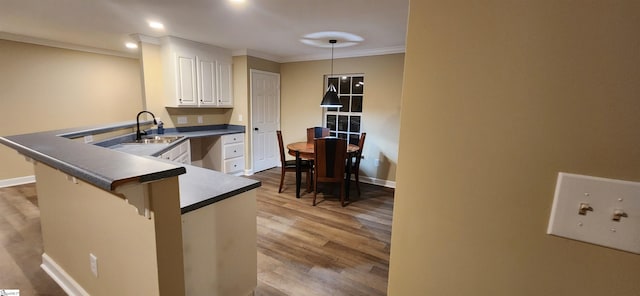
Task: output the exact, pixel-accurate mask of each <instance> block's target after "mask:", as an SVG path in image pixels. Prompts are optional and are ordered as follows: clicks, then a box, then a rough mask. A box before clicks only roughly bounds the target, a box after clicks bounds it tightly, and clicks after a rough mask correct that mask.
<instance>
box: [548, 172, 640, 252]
mask: <svg viewBox="0 0 640 296" xmlns="http://www.w3.org/2000/svg"><path fill="white" fill-rule="evenodd" d="M616 213H617V215H616ZM616 218H617V221H616ZM547 233H548V234H552V235H556V236H561V237H566V238H570V239H574V240H579V241H584V242H588V243H592V244H596V245H600V246H605V247H610V248H614V249H619V250H623V251H627V252H632V253H636V254H640V183H639V182H631V181H623V180H615V179H606V178H599V177H591V176H583V175H576V174H568V173H559V174H558V181H557V183H556V191H555V196H554V199H553V207H552V209H551V217H550V219H549V226H548V229H547Z"/></svg>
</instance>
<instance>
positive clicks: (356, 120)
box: [349, 116, 360, 133]
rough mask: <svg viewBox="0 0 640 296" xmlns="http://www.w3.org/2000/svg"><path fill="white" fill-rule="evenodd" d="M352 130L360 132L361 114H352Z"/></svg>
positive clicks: (350, 128)
mask: <svg viewBox="0 0 640 296" xmlns="http://www.w3.org/2000/svg"><path fill="white" fill-rule="evenodd" d="M349 131H350V132H356V133H359V132H360V116H351V125H350V126H349Z"/></svg>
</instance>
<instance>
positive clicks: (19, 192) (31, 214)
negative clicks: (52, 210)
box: [0, 184, 66, 296]
mask: <svg viewBox="0 0 640 296" xmlns="http://www.w3.org/2000/svg"><path fill="white" fill-rule="evenodd" d="M41 256H42V232H41V231H40V210H39V209H38V200H37V198H36V186H35V184H28V185H21V186H14V187H8V188H0V289H19V290H20V295H51V296H58V295H66V294H65V293H64V291H63V290H62V289H61V288H60V287H59V286H58V285H57V284H56V283H55V282H54V281H53V280H52V279H51V278H50V277H49V276H48V275H47V274H46V273H45V272H44V271H43V270H42V269H41V268H40V263H42V257H41Z"/></svg>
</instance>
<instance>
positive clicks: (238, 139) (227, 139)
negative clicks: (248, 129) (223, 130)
mask: <svg viewBox="0 0 640 296" xmlns="http://www.w3.org/2000/svg"><path fill="white" fill-rule="evenodd" d="M233 143H244V134H231V135H224V136H222V144H233Z"/></svg>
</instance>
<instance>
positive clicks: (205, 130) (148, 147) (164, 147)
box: [94, 124, 245, 156]
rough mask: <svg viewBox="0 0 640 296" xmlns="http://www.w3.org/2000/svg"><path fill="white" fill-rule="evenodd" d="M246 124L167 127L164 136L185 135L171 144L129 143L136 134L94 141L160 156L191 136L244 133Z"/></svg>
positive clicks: (142, 153) (132, 152)
mask: <svg viewBox="0 0 640 296" xmlns="http://www.w3.org/2000/svg"><path fill="white" fill-rule="evenodd" d="M244 131H245V128H244V126H238V125H227V124H222V125H208V126H195V127H182V128H178V129H176V128H169V129H166V131H165V133H164V134H162V136H183V137H184V139H181V140H178V141H175V142H172V143H169V144H129V143H127V142H131V141H133V139H134V138H135V135H134V134H133V133H132V134H130V135H125V136H121V137H116V138H112V139H109V140H105V141H101V142H97V143H94V145H98V146H102V147H107V148H110V149H113V150H117V151H121V152H125V153H129V154H134V155H140V156H147V155H150V156H160V155H161V154H162V153H164V152H166V151H168V150H170V149H171V148H173V147H175V146H177V145H178V144H180V143H181V142H182V141H184V140H186V139H191V138H200V137H212V136H221V135H228V134H237V133H244ZM149 135H154V136H155V135H158V134H157V130H152V131H151V133H150V134H149Z"/></svg>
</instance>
